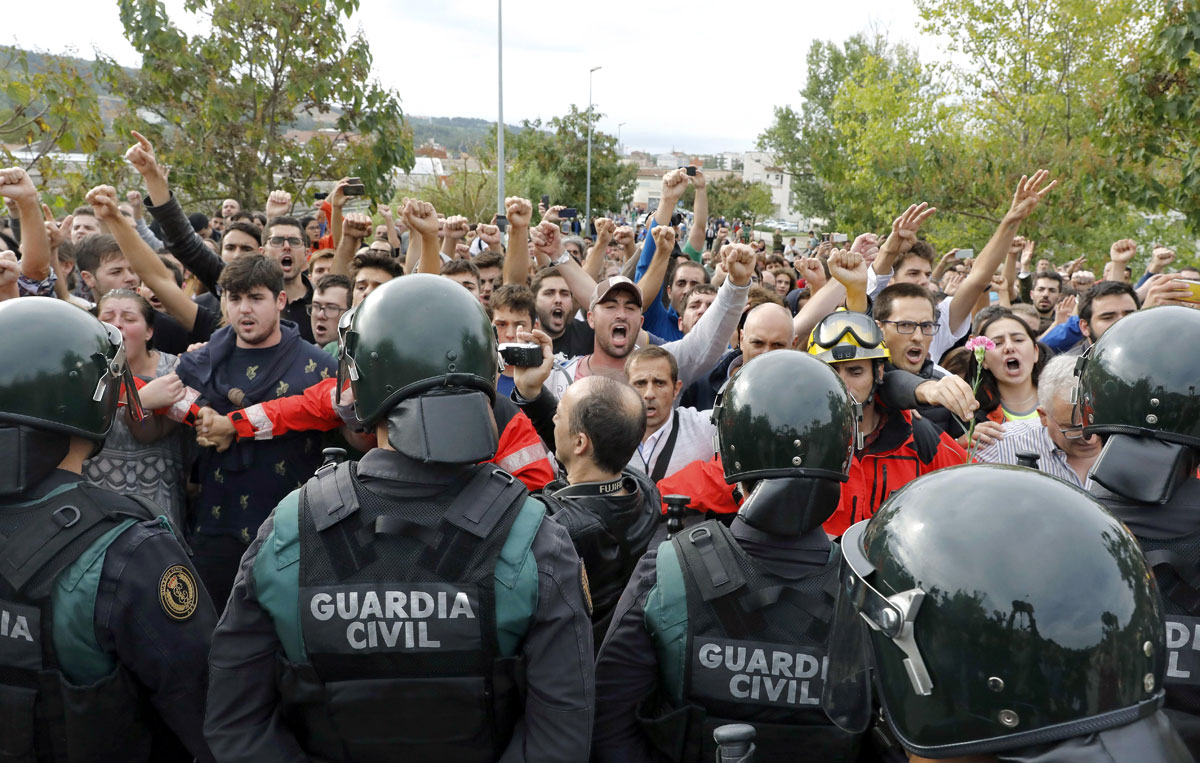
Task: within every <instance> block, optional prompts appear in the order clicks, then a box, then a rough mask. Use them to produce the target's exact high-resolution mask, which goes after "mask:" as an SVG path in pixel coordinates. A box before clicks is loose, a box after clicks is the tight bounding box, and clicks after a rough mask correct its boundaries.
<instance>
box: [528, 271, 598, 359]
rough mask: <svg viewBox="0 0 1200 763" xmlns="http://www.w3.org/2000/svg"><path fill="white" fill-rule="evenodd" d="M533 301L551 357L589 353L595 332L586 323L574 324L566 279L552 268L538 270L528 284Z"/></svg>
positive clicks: (569, 356)
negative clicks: (548, 340)
mask: <svg viewBox="0 0 1200 763" xmlns="http://www.w3.org/2000/svg"><path fill="white" fill-rule="evenodd" d="M531 288H532V289H533V294H534V297H535V298H536V300H537V311H538V321H539V322H540V323H541V326H542V331H545V332H546V334H547V335H548V336H549V337H550V338H551V339H553V340H554V354H555V355H565V356H566V357H568V358H573V357H576V356H579V355H586V354H588V353H589V352H591V351H592V343H593V342H594V341H595V339H596V331H595V330H594V329H593V328H592V327H591V326H589V325H588V323H587V321H581V320H577V319H576V318H575V317H574V315H575V300H574V298H573V297H572V296H571V288H570V287H569V286H568V285H567V279H565V278H563V275H562V273H561V272H559V270H558V268H556V267H553V266H551V267H548V268H542V269H541V270H539V271H538V272H537V274H536V275H534V277H533V282H532V284H531Z"/></svg>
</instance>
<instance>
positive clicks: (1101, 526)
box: [823, 465, 1191, 763]
mask: <svg viewBox="0 0 1200 763" xmlns="http://www.w3.org/2000/svg"><path fill="white" fill-rule="evenodd" d="M841 552H842V559H843V569H842V574H841V581H840V584H839V585H838V601H837V615H836V617H835V620H834V629H833V631H834V632H833V635H832V637H831V641H830V643H831V647H830V655H829V672H828V675H827V677H826V680H825V693H824V696H823V706H824V707H825V708H826V710H827V712H828V713H829V715H830V717H831V718H832V719H834V720H835V721H836V722H837V723H838V724H839V725H840V726H842V727H843V728H847V729H849V730H851V731H859V730H862V729H864V728H866V727H867V726H868V725H869V724H870V723H872V722H873V721H874V722H875V723H877V724H878V727H879V730H880V732H881V733H882V734H884V735H887V736H890V737H891V738H893V739H894V740H895V741H896V742H898V745H897V746H898V747H901V748H902V749H903V750H904V751H905V752H907V753H908V755H910V756H911V759H912V760H920V761H924V760H925V759H927V758H933V759H941V758H952V759H956V760H966V759H969V760H971V761H979V763H987V762H988V761H1006V762H1009V763H1019V762H1022V763H1033V761H1038V762H1044V763H1049V762H1050V761H1054V762H1055V763H1126V762H1128V761H1138V763H1168V762H1170V763H1173V762H1175V761H1189V760H1191V756H1190V755H1189V754H1188V752H1187V749H1186V748H1185V747H1184V745H1183V742H1182V740H1181V739H1180V738H1179V736H1178V735H1177V734H1176V733H1175V731H1174V729H1172V727H1171V724H1170V723H1169V721H1168V720H1167V718H1166V716H1165V715H1164V714H1163V713H1162V712H1159V708H1160V707H1161V705H1162V701H1163V688H1162V680H1163V673H1164V667H1165V665H1166V657H1167V655H1166V649H1165V640H1164V628H1163V619H1162V612H1161V610H1160V608H1159V595H1158V591H1157V588H1156V586H1155V584H1154V578H1153V577H1152V576H1151V575H1150V573H1149V570H1148V568H1147V567H1146V564H1145V562H1144V560H1143V559H1142V557H1141V554H1140V552H1139V549H1138V544H1137V541H1136V540H1135V539H1134V537H1133V536H1132V535H1131V534H1130V533H1129V531H1128V530H1126V529H1125V527H1124V526H1123V525H1122V524H1121V522H1120V521H1119V520H1118V519H1117V518H1115V517H1114V516H1113V515H1112V514H1110V513H1109V512H1108V511H1106V510H1105V509H1104V507H1103V506H1101V505H1100V504H1099V503H1097V502H1096V501H1095V499H1093V498H1092V497H1091V496H1089V495H1088V494H1087V493H1085V492H1083V491H1082V490H1080V489H1078V488H1077V487H1075V486H1073V485H1068V484H1067V483H1066V482H1063V481H1062V480H1059V479H1056V478H1054V477H1050V476H1047V475H1044V474H1042V473H1040V472H1037V471H1034V470H1031V469H1024V468H1021V467H1015V466H1001V465H968V466H956V467H952V468H949V469H943V470H940V471H937V472H934V473H933V474H929V475H926V476H923V477H920V478H918V479H916V480H915V481H913V482H911V483H909V484H908V485H906V486H905V487H904V488H902V489H901V490H900V491H898V492H897V493H895V494H894V495H893V496H892V497H891V498H890V499H889V500H888V501H887V503H885V504H884V505H883V506H882V507H881V508H880V510H879V511H878V512H877V513H876V514H875V516H874V517H872V518H871V519H870V520H864V521H862V522H859V523H857V524H855V525H853V526H851V527H850V529H849V530H847V531H846V533H845V534H844V535H843V536H842V542H841ZM872 687H874V689H875V691H874V693H875V694H877V702H873V701H872V696H871V695H872V693H873V691H872ZM876 706H878V707H879V708H880V712H881V715H880V714H876V712H875V707H876ZM877 718H881V719H882V720H876V719H877Z"/></svg>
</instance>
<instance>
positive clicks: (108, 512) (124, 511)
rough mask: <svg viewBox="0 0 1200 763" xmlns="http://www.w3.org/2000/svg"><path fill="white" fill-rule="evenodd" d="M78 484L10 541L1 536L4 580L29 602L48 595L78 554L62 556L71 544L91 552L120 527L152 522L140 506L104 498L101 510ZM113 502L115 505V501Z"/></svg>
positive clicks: (90, 492)
mask: <svg viewBox="0 0 1200 763" xmlns="http://www.w3.org/2000/svg"><path fill="white" fill-rule="evenodd" d="M95 490H96V488H94V487H92V486H91V485H88V484H86V483H80V484H79V485H78V486H77V487H76V488H75V489H72V490H66V491H64V492H62V493H59V494H57V495H55V496H54V497H52V498H50V499H49V500H47V501H45V502H44V503H43V504H42V505H41V506H40V507H39V508H40V509H41V510H40V511H38V512H36V515H35V516H34V518H33V519H32V520H31V521H30V522H29V524H27V525H25V526H24V527H23V528H21V530H19V531H18V532H17V533H15V534H14V535H12V536H11V537H8V538H4V537H3V536H0V578H3V579H4V581H5V582H6V583H7V584H8V585H9V586H11V587H12V588H14V589H15V590H17V591H21V592H22V593H24V594H25V595H26V596H28V597H30V598H39V597H41V596H43V595H45V594H46V593H48V591H49V586H50V583H52V582H53V581H54V579H55V578H56V577H58V574H59V573H60V572H62V571H63V569H64V568H66V567H67V566H68V565H69V564H71V563H72V562H74V561H75V559H76V558H77V556H78V554H67V553H63V552H64V551H65V550H66V549H67V547H68V546H72V545H73V544H74V545H75V546H76V547H77V548H80V549H83V548H87V546H89V545H91V543H92V542H93V541H95V540H96V539H97V538H99V537H100V536H101V535H103V534H104V533H106V532H108V531H109V530H110V529H112V527H113V526H114V525H116V524H118V523H120V522H121V521H123V520H125V519H128V518H133V519H137V520H147V519H153V517H154V514H153V513H151V512H149V511H147V510H146V508H145V507H144V505H143V504H142V503H141V502H137V501H125V500H123V499H122V498H121V497H120V496H116V495H109V494H104V495H103V498H105V499H108V500H105V503H108V504H110V505H108V506H102V505H101V503H100V502H98V501H97V500H96V496H95V495H94V493H93V491H95ZM114 499H115V500H114Z"/></svg>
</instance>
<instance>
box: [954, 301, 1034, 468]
mask: <svg viewBox="0 0 1200 763" xmlns="http://www.w3.org/2000/svg"><path fill="white" fill-rule="evenodd" d="M993 309H994V310H995V312H993V313H992V314H991V315H989V316H987V317H986V318H985V319H984V320H983V321H982V322H981V323H980V324H979V329H978V331H977V332H976V335H977V336H983V337H987V338H988V339H990V340H991V341H992V343H993V344H994V345H995V349H991V350H987V351H986V352H985V353H984V357H983V367H982V373H980V365H979V362H978V361H977V360H976V359H975V355H974V353H972V354H971V356H970V359H969V361H968V366H967V381H968V382H970V381H974V379H975V375H976V374H977V373H980V377H979V389H978V390H977V391H976V393H975V399H976V400H978V401H979V410H978V411H977V412H976V414H975V418H976V421H977V422H979V423H978V424H977V425H976V427H975V433H976V436H978V437H979V438H980V445H988V444H990V443H991V441H992V440H994V439H995V438H996V437H997V435H998V434H1000V433H1001V432H1003V424H1004V423H1005V422H1006V421H1025V420H1029V419H1037V418H1038V415H1037V406H1038V399H1037V383H1038V375H1039V374H1040V373H1041V370H1042V366H1044V365H1045V364H1046V360H1047V359H1048V358H1049V356H1050V352H1049V350H1047V349H1046V348H1044V347H1042V346H1041V345H1039V344H1038V342H1037V337H1036V336H1035V335H1034V333H1033V330H1032V329H1030V328H1029V325H1028V324H1026V323H1025V321H1023V320H1021V319H1020V318H1019V317H1017V315H1016V314H1015V313H1013V311H1011V310H1009V309H1007V308H993ZM989 422H990V424H991V426H989Z"/></svg>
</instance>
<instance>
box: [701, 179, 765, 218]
mask: <svg viewBox="0 0 1200 763" xmlns="http://www.w3.org/2000/svg"><path fill="white" fill-rule="evenodd" d="M774 210H775V202H774V200H773V199H772V198H771V188H770V187H769V186H768V185H767V184H766V183H762V182H758V183H747V182H746V181H744V180H742V179H741V178H739V177H738V176H736V175H727V176H725V177H723V178H720V179H718V180H714V181H711V182H710V183H709V184H708V211H709V214H710V215H712V216H713V217H724V218H726V219H728V220H749V221H750V222H751V223H753V221H754V220H757V219H760V218H763V217H767V216H768V215H770V214H771V213H772V212H773V211H774Z"/></svg>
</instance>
